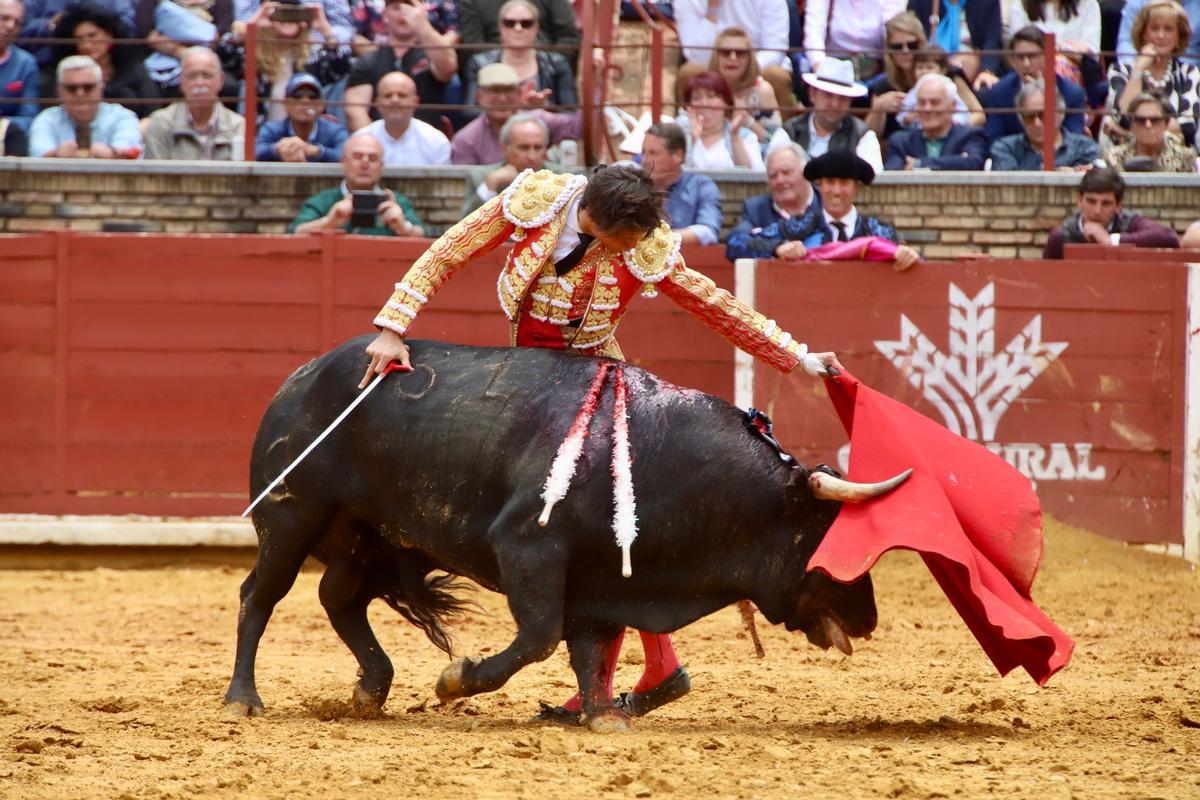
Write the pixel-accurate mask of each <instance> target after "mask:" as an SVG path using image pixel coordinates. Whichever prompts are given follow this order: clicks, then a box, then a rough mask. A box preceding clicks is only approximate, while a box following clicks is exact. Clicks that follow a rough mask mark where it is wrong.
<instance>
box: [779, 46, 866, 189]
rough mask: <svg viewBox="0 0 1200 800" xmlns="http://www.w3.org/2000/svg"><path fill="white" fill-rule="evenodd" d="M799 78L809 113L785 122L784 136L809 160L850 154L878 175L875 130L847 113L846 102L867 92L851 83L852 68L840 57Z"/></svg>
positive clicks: (848, 106) (857, 84)
mask: <svg viewBox="0 0 1200 800" xmlns="http://www.w3.org/2000/svg"><path fill="white" fill-rule="evenodd" d="M803 78H804V82H805V83H806V84H808V86H809V90H808V94H809V98H810V99H811V100H812V111H809V112H808V113H806V114H801V115H800V116H798V117H793V118H792V119H790V120H788V121H787V122H785V123H784V124H783V129H784V131H786V132H787V135H788V136H790V137H791V138H792V141H794V142H795V143H796V144H798V145H800V146H801V147H803V148H804V151H805V152H806V153H808V154H809V156H811V157H813V158H816V157H818V156H822V155H824V154H825V153H827V152H834V151H836V152H852V153H855V154H857V155H858V157H859V158H861V159H863V160H864V161H866V162H867V163H868V164H870V165H871V169H872V170H873V171H874V172H881V171H882V170H883V156H882V155H881V153H880V151H879V139H878V138H876V136H875V131H873V130H871V129H870V128H868V127H867V125H866V123H865V122H863V121H862V120H860V119H859V118H858V117H855V116H851V114H850V99H851V98H853V97H862V96H863V95H865V94H866V93H867V89H866V87H865V86H863V85H862V84H860V83H855V81H854V66H853V65H852V64H851V63H850V62H849V61H843V60H842V59H840V58H827V59H825V60H824V61H822V62H821V66H819V67H817V71H816V72H806V73H804V75H803Z"/></svg>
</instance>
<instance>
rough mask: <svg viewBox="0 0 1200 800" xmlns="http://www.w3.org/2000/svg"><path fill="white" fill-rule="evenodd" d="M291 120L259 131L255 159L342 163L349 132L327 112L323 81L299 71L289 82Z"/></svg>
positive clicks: (288, 96) (288, 98) (288, 102)
mask: <svg viewBox="0 0 1200 800" xmlns="http://www.w3.org/2000/svg"><path fill="white" fill-rule="evenodd" d="M285 94H286V95H287V101H286V102H287V114H288V115H287V118H286V119H281V120H279V121H277V122H268V123H267V124H266V125H263V126H262V127H261V128H259V129H258V138H257V139H256V140H255V142H254V157H255V158H256V159H257V160H259V161H293V162H297V163H303V162H305V161H323V162H327V163H336V162H338V161H341V160H342V146H343V145H344V144H345V143H346V136H347V135H348V134H347V133H346V129H345V128H343V127H342V126H341V124H340V123H338V122H336V121H335V120H333V119H332V118H330V117H326V116H323V114H324V111H325V101H324V93H323V91H322V89H321V82H320V81H319V80H317V79H316V77H315V76H313V75H310V74H308V73H307V72H298V73H296V74H295V75H293V76H292V77H291V79H290V80H288V82H287V89H286V90H285Z"/></svg>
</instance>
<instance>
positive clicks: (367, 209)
mask: <svg viewBox="0 0 1200 800" xmlns="http://www.w3.org/2000/svg"><path fill="white" fill-rule="evenodd" d="M350 198H351V200H352V202H353V203H354V211H353V213H351V214H350V227H351V228H374V227H375V212H376V211H378V210H379V206H380V204H381V203H383V201H384V200H387V195H386V194H384V193H383V192H364V191H359V190H352V191H351V192H350Z"/></svg>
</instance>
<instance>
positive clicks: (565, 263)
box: [554, 233, 596, 275]
mask: <svg viewBox="0 0 1200 800" xmlns="http://www.w3.org/2000/svg"><path fill="white" fill-rule="evenodd" d="M595 239H596V237H595V236H589V235H588V234H586V233H581V234H579V244H577V245H575V249H574V250H572V251H571V252H569V253H567V254H566V255H565V256H563V257H562V258H561V259H559V260H558V262H557V263H555V265H554V271H555V272H556V273H557V274H559V275H566V274H567V273H568V272H570V271H571V270H572V269H573V268H574V267H575V265H576V264H578V263H579V262H580V261H582V260H583V254H584V253H586V252H587V249H588V245H589V244H591V243H592V242H593V241H595Z"/></svg>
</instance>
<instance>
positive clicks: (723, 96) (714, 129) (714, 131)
mask: <svg viewBox="0 0 1200 800" xmlns="http://www.w3.org/2000/svg"><path fill="white" fill-rule="evenodd" d="M683 99H684V103H685V106H684V111H683V112H682V113H680V115H679V119H678V122H679V125H680V126H681V127H682V128H683V130H684V132H685V135H686V136H687V138H688V153H687V162H686V163H687V166H689V167H691V168H692V169H709V170H713V169H734V168H736V167H745V168H747V169H750V170H754V171H755V172H762V171H763V169H764V167H763V160H762V148H761V147H759V146H758V137H756V136H755V135H754V132H753V131H751V130H750V128H749V127H748V124H749V122H750V114H749V113H747V112H746V111H745V109H738V110H736V111H735V110H734V108H733V93H732V92H730V91H729V84H728V83H726V82H725V79H724V78H722V77H721V76H720V75H718V74H717V73H715V72H701V73H700V74H699V75H696V76H695V77H693V78H692V79H691V81H689V82H688V85H687V88H686V89H684V92H683Z"/></svg>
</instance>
